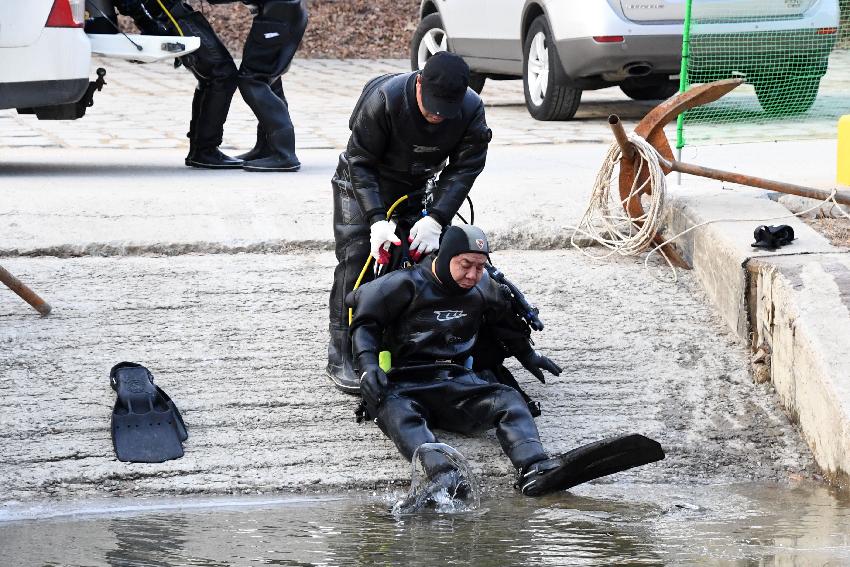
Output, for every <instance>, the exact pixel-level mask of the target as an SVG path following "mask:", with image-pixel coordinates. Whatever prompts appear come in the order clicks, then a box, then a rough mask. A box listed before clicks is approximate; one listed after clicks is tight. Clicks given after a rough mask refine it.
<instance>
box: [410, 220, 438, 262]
mask: <svg viewBox="0 0 850 567" xmlns="http://www.w3.org/2000/svg"><path fill="white" fill-rule="evenodd" d="M441 232H443V227H442V225H440V223H438V222H437V221H436V220H434V217H431V216H427V217H422V218H421V219H419V220H418V221H416V224H414V225H413V226H412V227H410V238H408V240H409V241H410V255H411V256H412V257H413V259H414V260H419V258H420V257H421V256H424V255H425V254H427V253H428V252H431V251H432V250H436V249H437V248H439V246H440V233H441Z"/></svg>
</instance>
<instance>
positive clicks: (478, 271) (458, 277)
mask: <svg viewBox="0 0 850 567" xmlns="http://www.w3.org/2000/svg"><path fill="white" fill-rule="evenodd" d="M486 263H487V256H485V255H484V254H478V253H477V252H466V253H464V254H458V255H457V256H455V257H454V258H452V259H451V261H450V262H449V270H450V271H451V274H452V278H453V279H454V281H455V283H457V285H459V286H460V287H462V288H463V289H472V288H473V287H475V286H476V285H477V284H478V282H480V281H481V276H483V275H484V264H486Z"/></svg>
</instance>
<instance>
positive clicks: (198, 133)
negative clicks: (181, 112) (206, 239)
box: [115, 0, 242, 169]
mask: <svg viewBox="0 0 850 567" xmlns="http://www.w3.org/2000/svg"><path fill="white" fill-rule="evenodd" d="M228 1H233V0H228ZM115 7H116V8H117V9H118V12H120V13H121V14H123V15H125V16H129V17H131V18H132V19H133V21H134V22H135V24H136V26H137V27H138V28H139V30H140V31H141V32H142V33H143V34H146V35H186V36H197V37H199V38H200V39H201V46H200V47H199V48H198V49H197V50H196V51H194V52H192V53H189V54H187V55H183V56H182V57H180V61H181V62H182V63H183V65H184V66H185V67H186V68H187V69H189V70H190V71H191V72H192V74H193V75H194V76H195V78H196V79H197V80H198V85H197V87H196V88H195V95H194V97H193V98H192V119H191V121H190V122H189V133H188V134H187V135H188V137H189V154H188V155H187V156H186V165H188V166H190V167H200V168H207V169H238V168H241V167H242V160H241V159H236V158H232V157H230V156H228V155H225V154H223V153H222V152H221V151H220V150H219V149H218V147H219V146H220V145H221V142H222V136H223V134H224V122H225V120H227V113H228V111H229V110H230V101H231V100H232V99H233V93H235V92H236V74H237V71H236V64H235V63H234V62H233V57H231V56H230V53H229V52H228V51H227V48H226V47H225V46H224V44H223V43H222V42H221V40H220V39H219V38H218V36H217V35H216V33H215V32H214V31H213V29H212V27H211V26H210V24H209V22H208V21H207V19H206V18H205V17H204V16H203V14H201V13H200V12H197V11H195V10H193V9H192V7H191V6H189V5H188V4H186V3H184V2H182V1H181V0H115Z"/></svg>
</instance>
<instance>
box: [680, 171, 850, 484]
mask: <svg viewBox="0 0 850 567" xmlns="http://www.w3.org/2000/svg"><path fill="white" fill-rule="evenodd" d="M671 205H672V206H671V214H670V217H669V219H668V227H669V228H668V231H667V232H666V233H665V238H670V237H671V236H672V235H674V234H678V233H680V232H682V231H684V230H686V229H688V228H691V227H695V226H697V225H702V223H706V222H709V221H712V222H710V224H706V225H703V226H699V227H698V228H695V229H694V230H692V231H690V232H689V233H687V234H685V235H683V236H682V237H681V238H679V239H677V241H676V247H677V248H678V249H679V250H680V251H681V252H682V253H683V255H684V257H685V258H686V259H687V260H688V261H689V262H690V263H691V265H692V266H693V269H694V272H695V274H696V276H697V278H698V279H699V281H700V283H701V284H702V286H703V288H704V289H705V291H706V293H707V294H708V295H709V297H710V298H711V299H712V301H713V302H714V304H715V305H716V307H717V309H718V310H719V312H720V313H721V314H722V316H723V317H724V319H725V320H726V322H727V324H728V325H729V326H730V327H731V328H732V329H733V330H734V331H735V332H736V333H737V334H738V336H739V337H740V338H741V339H742V340H744V341H747V343H749V344H750V345H751V346H752V348H753V350H754V351H756V352H758V351H759V349H760V350H761V352H760V353H759V354H762V353H763V354H764V355H765V356H764V363H765V364H767V368H768V369H769V378H770V380H771V381H772V382H773V384H774V386H775V388H776V391H777V393H778V394H779V397H780V399H781V400H782V403H783V405H784V407H785V409H786V411H787V412H788V415H789V417H790V418H791V419H792V420H794V421H795V422H796V423H798V424H799V426H800V429H801V430H802V433H803V436H804V438H805V439H806V441H807V443H808V445H809V447H810V448H811V450H812V453H813V455H814V457H815V460H816V461H817V463H818V465H819V466H820V467H821V468H822V469H823V471H824V473H825V474H826V475H827V477H828V478H830V479H831V480H832V481H834V482H836V483H838V484H842V485H847V484H848V482H847V481H848V473H850V255H848V254H847V252H846V251H845V250H843V249H840V248H836V247H834V246H832V245H831V244H830V243H829V242H828V241H827V240H826V239H825V238H824V237H823V236H821V235H820V234H818V233H817V232H815V231H814V230H812V229H811V228H810V227H809V226H808V225H806V224H804V223H802V222H801V221H800V220H799V219H797V218H795V217H793V216H791V217H787V216H786V218H777V217H782V216H783V215H788V211H787V209H785V208H784V207H782V206H781V205H779V204H777V203H774V202H772V201H770V200H768V199H766V198H765V192H763V191H757V190H748V189H737V188H736V189H735V191H734V192H731V191H723V190H718V189H714V188H674V189H673V190H671ZM728 219H742V220H739V221H735V222H729V221H728ZM760 224H788V225H791V226H792V227H793V228H794V231H795V235H796V237H797V238H796V240H795V241H794V242H793V243H792V244H791V245H789V246H786V247H783V248H781V249H779V250H777V251H774V252H768V251H763V250H760V249H756V248H752V247H751V246H750V244H751V243H752V242H753V230H754V229H755V228H756V226H758V225H760Z"/></svg>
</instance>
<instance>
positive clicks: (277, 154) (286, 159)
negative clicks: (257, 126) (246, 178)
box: [242, 126, 301, 171]
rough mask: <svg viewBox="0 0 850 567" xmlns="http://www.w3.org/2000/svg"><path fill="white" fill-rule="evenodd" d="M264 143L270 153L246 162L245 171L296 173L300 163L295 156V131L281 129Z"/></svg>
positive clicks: (290, 127)
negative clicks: (269, 149)
mask: <svg viewBox="0 0 850 567" xmlns="http://www.w3.org/2000/svg"><path fill="white" fill-rule="evenodd" d="M266 143H267V144H268V146H269V148H271V150H272V153H271V155H270V156H268V157H264V158H259V159H254V160H250V161H246V162H245V163H244V165H243V166H242V167H243V169H245V171H298V170H299V169H301V162H299V161H298V158H297V157H296V156H295V129H294V128H292V126H289V127H288V128H281V129H280V130H276V131H274V132H272V133H271V134H269V135H268V136H267V138H266Z"/></svg>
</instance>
